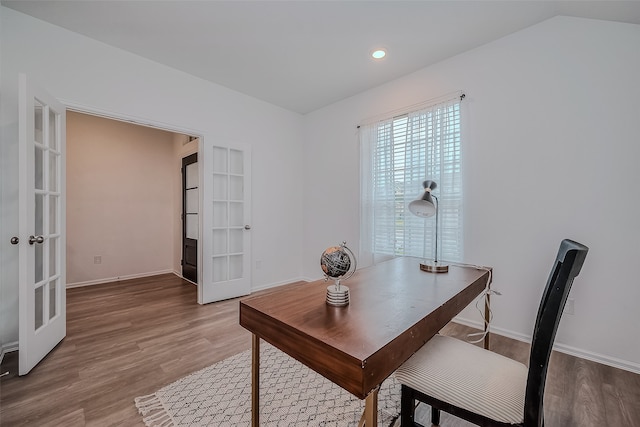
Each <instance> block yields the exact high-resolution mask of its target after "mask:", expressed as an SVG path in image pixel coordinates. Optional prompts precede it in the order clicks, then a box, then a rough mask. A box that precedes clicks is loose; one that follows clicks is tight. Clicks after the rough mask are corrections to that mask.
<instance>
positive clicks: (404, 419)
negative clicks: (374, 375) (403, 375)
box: [400, 384, 415, 427]
mask: <svg viewBox="0 0 640 427" xmlns="http://www.w3.org/2000/svg"><path fill="white" fill-rule="evenodd" d="M414 415H415V401H414V399H413V390H412V389H411V388H410V387H407V386H406V385H404V384H403V385H402V388H401V392H400V425H401V426H402V427H407V426H408V427H413V425H414V424H413V419H414Z"/></svg>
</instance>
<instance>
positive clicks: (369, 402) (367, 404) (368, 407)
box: [358, 386, 380, 427]
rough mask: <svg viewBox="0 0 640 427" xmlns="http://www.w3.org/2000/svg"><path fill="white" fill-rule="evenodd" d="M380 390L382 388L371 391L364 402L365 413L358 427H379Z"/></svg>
mask: <svg viewBox="0 0 640 427" xmlns="http://www.w3.org/2000/svg"><path fill="white" fill-rule="evenodd" d="M378 390H380V386H378V387H376V388H374V389H373V390H371V393H369V394H368V395H367V397H366V398H365V400H364V413H363V414H362V418H360V422H359V423H358V427H363V426H366V427H372V426H373V427H378Z"/></svg>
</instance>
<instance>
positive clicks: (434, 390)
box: [395, 239, 589, 427]
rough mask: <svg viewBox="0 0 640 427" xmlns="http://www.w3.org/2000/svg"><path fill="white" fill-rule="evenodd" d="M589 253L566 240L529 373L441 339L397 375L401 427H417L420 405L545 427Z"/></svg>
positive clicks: (435, 416) (485, 421)
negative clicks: (574, 292) (568, 314)
mask: <svg viewBox="0 0 640 427" xmlns="http://www.w3.org/2000/svg"><path fill="white" fill-rule="evenodd" d="M588 250H589V248H587V247H586V246H584V245H582V244H580V243H577V242H574V241H572V240H568V239H565V240H563V241H562V243H561V244H560V249H559V250H558V255H557V256H556V260H555V262H554V264H553V268H552V269H551V274H550V275H549V279H548V281H547V286H546V287H545V290H544V293H543V295H542V301H541V303H540V307H539V309H538V316H537V318H536V323H535V327H534V329H533V341H532V343H531V352H530V355H529V367H528V368H527V367H526V366H525V365H523V364H522V363H519V362H516V361H515V360H512V359H510V358H508V357H504V356H502V355H499V354H497V353H493V352H491V351H488V350H485V349H483V348H480V347H478V346H475V345H473V344H469V343H467V342H464V341H461V340H458V339H455V338H452V337H447V336H443V335H436V336H434V337H433V338H432V339H431V340H429V341H428V342H427V343H426V344H425V345H424V346H423V347H422V348H421V349H420V350H418V351H417V352H416V353H415V354H414V355H413V356H411V358H409V360H407V361H406V362H405V363H404V364H403V365H402V366H400V368H398V370H397V371H396V372H395V376H396V379H397V380H398V381H399V382H400V384H401V389H402V391H401V403H400V406H401V409H400V412H401V415H400V418H401V426H402V427H407V426H410V427H411V426H420V424H417V423H416V422H415V421H414V416H415V408H416V405H415V401H416V400H418V401H420V402H424V403H426V404H427V405H430V406H431V422H432V423H433V424H434V425H440V411H445V412H447V413H449V414H452V415H455V416H456V417H459V418H462V419H464V420H467V421H469V422H471V423H473V424H476V425H479V426H523V427H542V426H544V410H543V396H544V386H545V381H546V377H547V368H548V366H549V358H550V357H551V350H552V348H553V341H554V339H555V336H556V331H557V329H558V324H559V323H560V317H561V316H562V310H563V309H564V305H565V303H566V301H567V296H568V295H569V290H570V289H571V285H572V283H573V279H574V278H575V277H576V276H577V275H578V273H580V269H581V268H582V264H583V263H584V260H585V257H586V256H587V252H588Z"/></svg>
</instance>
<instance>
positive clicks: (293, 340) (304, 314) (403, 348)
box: [240, 257, 489, 427]
mask: <svg viewBox="0 0 640 427" xmlns="http://www.w3.org/2000/svg"><path fill="white" fill-rule="evenodd" d="M419 262H420V260H419V259H417V258H409V257H401V258H395V259H392V260H389V261H385V262H382V263H380V264H377V265H375V266H372V267H368V268H364V269H361V270H358V271H357V272H356V273H355V274H354V275H353V277H351V278H350V279H349V280H347V281H345V282H344V284H345V285H346V286H348V287H349V289H350V292H351V302H350V304H349V305H348V306H346V307H331V306H328V305H327V304H326V303H325V295H326V290H327V286H328V285H330V284H331V282H325V281H324V280H319V281H315V282H311V283H308V284H303V285H300V284H299V285H294V286H286V287H283V288H281V289H279V290H276V291H273V292H270V293H268V294H264V295H259V296H255V297H249V298H246V299H244V300H243V301H241V302H240V325H242V326H243V327H244V328H246V329H248V330H249V331H250V332H252V333H253V346H252V348H253V357H252V360H253V368H252V425H253V426H255V427H257V426H258V425H259V412H260V410H259V408H260V406H259V365H260V339H264V340H265V341H267V342H269V343H271V344H272V345H274V346H275V347H277V348H279V349H280V350H282V351H284V352H285V353H287V354H288V355H289V356H291V357H293V358H295V359H297V360H298V361H300V362H302V363H303V364H305V365H307V366H308V367H309V368H311V369H313V370H314V371H316V372H318V373H319V374H321V375H322V376H324V377H326V378H328V379H329V380H331V381H333V382H334V383H335V384H337V385H339V386H340V387H342V388H344V389H345V390H347V391H349V392H351V393H352V394H354V395H355V396H357V397H359V398H360V399H366V400H365V414H364V416H363V422H364V424H366V426H367V427H371V426H374V427H375V426H377V391H378V388H379V386H380V384H381V383H382V382H383V381H384V380H385V379H386V378H387V377H388V376H389V375H391V374H392V373H393V372H394V371H395V370H396V369H397V368H398V367H399V366H400V365H401V364H402V363H404V362H405V361H406V360H407V359H408V358H409V357H410V356H411V355H412V354H413V353H415V352H416V351H417V350H418V349H419V348H420V347H422V345H424V343H426V342H427V341H428V340H429V339H430V338H431V337H433V336H434V335H435V334H436V333H437V332H438V331H439V330H440V329H442V328H443V327H444V325H446V324H447V323H448V322H449V321H450V320H451V319H452V318H453V317H455V316H456V315H457V314H458V313H459V312H460V311H462V309H463V308H465V307H466V306H467V305H469V304H470V303H471V302H472V301H473V300H474V299H475V298H476V297H477V296H478V295H480V293H481V292H482V291H483V290H484V289H485V287H486V285H487V280H488V278H489V273H488V271H483V270H477V269H475V268H466V267H455V266H451V267H450V268H449V272H448V273H439V274H435V273H427V272H424V271H421V270H420V268H419ZM363 422H361V425H362V423H363Z"/></svg>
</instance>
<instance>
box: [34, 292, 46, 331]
mask: <svg viewBox="0 0 640 427" xmlns="http://www.w3.org/2000/svg"><path fill="white" fill-rule="evenodd" d="M34 298H35V301H34V302H35V319H34V320H35V329H38V328H39V327H40V326H42V325H43V323H44V316H43V310H44V292H43V289H42V286H40V287H37V288H36V291H35V293H34Z"/></svg>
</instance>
